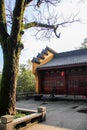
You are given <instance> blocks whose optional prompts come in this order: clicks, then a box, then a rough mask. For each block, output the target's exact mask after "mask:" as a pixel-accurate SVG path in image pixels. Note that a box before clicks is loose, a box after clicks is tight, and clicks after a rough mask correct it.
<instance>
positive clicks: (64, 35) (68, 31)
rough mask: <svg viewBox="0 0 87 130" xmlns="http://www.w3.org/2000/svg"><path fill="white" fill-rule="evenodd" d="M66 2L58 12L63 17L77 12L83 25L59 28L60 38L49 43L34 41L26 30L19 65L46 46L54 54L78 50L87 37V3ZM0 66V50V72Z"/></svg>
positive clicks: (76, 24)
mask: <svg viewBox="0 0 87 130" xmlns="http://www.w3.org/2000/svg"><path fill="white" fill-rule="evenodd" d="M68 1H70V0H67V1H66V2H63V3H62V4H61V6H58V10H60V11H61V12H62V13H64V16H67V14H69V13H71V12H73V13H78V12H79V14H78V17H79V18H80V19H81V20H82V22H83V23H84V24H82V23H73V24H71V25H68V26H67V27H64V28H62V27H61V28H60V30H59V31H61V36H60V38H59V39H58V38H56V37H55V38H53V39H51V40H50V41H39V40H36V39H35V38H34V37H33V36H32V34H31V33H30V32H29V30H27V31H26V32H25V34H24V36H23V38H22V42H23V43H24V50H23V51H22V53H21V58H20V63H21V64H26V63H27V61H28V59H32V58H33V57H35V56H36V55H37V54H38V53H40V52H41V51H42V49H44V48H45V47H46V46H49V47H50V48H52V49H53V50H55V51H56V52H64V51H70V50H74V49H76V48H78V47H79V46H80V45H81V43H82V42H83V40H84V38H86V37H87V24H86V23H87V1H86V0H82V2H80V3H78V5H77V4H76V2H75V1H73V2H70V3H68ZM76 1H79V0H76ZM84 1H85V3H84ZM56 11H57V10H56ZM2 64H3V60H2V52H1V49H0V70H1V68H2Z"/></svg>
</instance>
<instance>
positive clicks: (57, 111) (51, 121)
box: [16, 99, 87, 130]
mask: <svg viewBox="0 0 87 130" xmlns="http://www.w3.org/2000/svg"><path fill="white" fill-rule="evenodd" d="M16 106H17V107H21V108H26V109H32V110H36V109H37V108H38V106H45V107H46V108H47V115H46V121H45V122H42V124H43V125H46V127H47V126H48V125H49V126H52V128H53V127H57V130H58V129H59V128H66V129H73V130H87V113H83V112H78V111H80V110H82V109H87V102H83V101H79V102H77V101H48V100H47V101H46V100H45V101H42V100H40V101H35V100H33V99H29V100H20V101H17V104H16ZM36 126H37V125H36ZM36 126H35V128H36ZM32 128H33V126H32ZM44 128H45V126H44ZM50 128H51V127H50ZM41 129H42V128H41ZM41 129H40V130H41ZM30 130H31V129H30ZM36 130H38V129H36ZM48 130H49V129H48Z"/></svg>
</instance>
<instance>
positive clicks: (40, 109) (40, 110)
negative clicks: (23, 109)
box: [38, 106, 46, 121]
mask: <svg viewBox="0 0 87 130" xmlns="http://www.w3.org/2000/svg"><path fill="white" fill-rule="evenodd" d="M38 113H42V117H41V121H45V120H46V107H42V106H41V107H38Z"/></svg>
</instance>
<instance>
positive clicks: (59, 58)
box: [38, 49, 87, 68]
mask: <svg viewBox="0 0 87 130" xmlns="http://www.w3.org/2000/svg"><path fill="white" fill-rule="evenodd" d="M77 64H87V49H79V50H73V51H68V52H62V53H57V54H55V56H54V58H53V59H52V60H51V61H50V62H48V63H46V64H44V65H42V66H39V67H38V68H46V67H47V68H48V67H60V66H67V65H68V66H69V65H77Z"/></svg>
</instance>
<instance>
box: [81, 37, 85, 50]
mask: <svg viewBox="0 0 87 130" xmlns="http://www.w3.org/2000/svg"><path fill="white" fill-rule="evenodd" d="M84 48H87V38H85V39H84V41H83V43H82V44H81V47H80V49H84Z"/></svg>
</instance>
